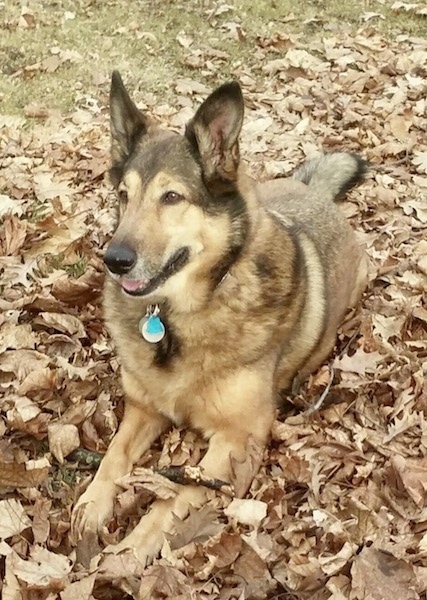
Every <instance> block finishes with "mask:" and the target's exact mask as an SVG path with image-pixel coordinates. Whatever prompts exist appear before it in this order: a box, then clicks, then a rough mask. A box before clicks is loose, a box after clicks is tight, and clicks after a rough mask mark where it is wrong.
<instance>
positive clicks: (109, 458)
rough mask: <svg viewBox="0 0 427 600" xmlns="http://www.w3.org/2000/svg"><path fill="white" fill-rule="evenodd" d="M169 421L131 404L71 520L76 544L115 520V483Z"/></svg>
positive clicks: (151, 411)
mask: <svg viewBox="0 0 427 600" xmlns="http://www.w3.org/2000/svg"><path fill="white" fill-rule="evenodd" d="M168 424H169V421H168V419H166V418H165V417H164V416H162V415H160V414H159V413H157V412H156V411H155V410H153V409H151V408H150V407H148V406H145V405H140V404H134V403H131V402H128V403H127V404H126V407H125V413H124V416H123V420H122V422H121V424H120V427H119V430H118V432H117V434H116V435H115V437H114V438H113V440H112V442H111V444H110V446H109V448H108V450H107V452H106V454H105V456H104V458H103V460H102V462H101V465H100V467H99V469H98V471H97V473H96V475H95V477H94V479H93V481H92V483H91V484H90V485H89V487H88V489H87V490H86V491H85V493H84V494H83V495H82V496H81V497H80V498H79V500H78V502H77V504H76V506H75V507H74V510H73V515H72V519H71V536H72V539H73V541H74V543H77V542H78V540H79V539H81V538H82V536H83V535H84V534H85V532H87V533H98V531H99V530H100V529H101V527H102V525H104V524H105V523H106V522H107V521H108V520H109V519H110V518H111V516H112V513H113V504H114V498H115V496H116V494H117V491H118V487H117V485H116V481H117V480H118V479H120V478H121V477H123V476H124V475H126V474H127V473H129V471H130V470H131V469H132V466H133V465H134V463H135V462H136V461H137V460H138V459H139V458H140V457H141V456H142V454H143V453H144V452H145V451H146V450H148V449H149V448H150V446H151V444H152V443H153V441H154V440H155V439H156V438H157V437H158V436H159V435H160V433H161V432H162V431H164V429H165V428H166V427H167V426H168Z"/></svg>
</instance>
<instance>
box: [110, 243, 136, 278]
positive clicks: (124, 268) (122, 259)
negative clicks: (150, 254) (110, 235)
mask: <svg viewBox="0 0 427 600" xmlns="http://www.w3.org/2000/svg"><path fill="white" fill-rule="evenodd" d="M137 259H138V256H137V254H136V252H135V250H134V249H133V248H131V247H130V246H127V245H126V244H110V245H109V246H108V249H107V252H106V253H105V255H104V263H105V264H106V266H107V267H108V270H109V271H111V273H114V275H124V274H125V273H128V272H129V271H130V270H131V269H132V267H133V266H134V265H135V264H136V261H137Z"/></svg>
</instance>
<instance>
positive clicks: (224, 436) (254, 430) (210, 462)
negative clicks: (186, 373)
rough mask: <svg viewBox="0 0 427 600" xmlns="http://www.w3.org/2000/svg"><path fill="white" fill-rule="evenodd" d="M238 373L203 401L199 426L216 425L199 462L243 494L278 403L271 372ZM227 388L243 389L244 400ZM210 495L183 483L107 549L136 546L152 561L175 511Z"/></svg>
mask: <svg viewBox="0 0 427 600" xmlns="http://www.w3.org/2000/svg"><path fill="white" fill-rule="evenodd" d="M236 379H237V381H236V384H237V385H236V386H234V385H232V386H230V387H229V389H227V388H224V386H221V387H219V385H218V384H217V385H216V386H215V387H216V389H215V393H214V394H213V395H212V397H211V398H210V401H209V402H205V403H203V402H201V403H200V410H201V411H203V415H202V416H201V419H200V421H201V422H200V428H201V429H204V430H205V431H206V430H207V424H209V425H210V430H211V431H212V430H213V431H214V432H213V434H211V437H210V440H209V448H208V450H207V452H206V454H205V456H204V458H203V459H202V461H201V462H200V466H201V467H202V469H203V474H204V475H205V476H206V477H207V478H211V479H221V480H223V481H228V482H230V483H231V484H232V485H233V487H234V489H235V492H236V496H243V495H244V494H245V493H246V491H247V489H248V487H249V485H250V483H251V481H252V479H253V477H254V475H255V474H256V472H257V471H258V468H259V464H260V461H261V459H262V454H263V450H264V448H265V445H266V442H267V439H268V437H269V434H270V431H271V425H272V423H273V419H274V403H273V400H272V398H271V395H272V394H271V388H270V389H268V388H269V386H268V382H267V381H266V378H264V379H260V380H259V385H258V380H257V379H256V378H254V377H253V374H252V373H249V374H248V376H247V377H246V380H245V381H244V382H242V385H241V386H239V385H238V383H239V382H240V381H241V379H240V377H239V378H236ZM243 379H244V378H243ZM248 384H249V385H248ZM266 390H267V391H266ZM227 391H228V392H229V393H231V394H234V393H236V394H239V392H240V394H242V393H243V394H244V395H243V396H240V398H241V399H240V401H239V400H236V397H235V396H233V395H231V396H230V395H228V394H227V393H226V392H227ZM245 392H247V394H248V395H246V394H245ZM248 396H249V397H248ZM197 420H198V419H196V421H197ZM195 424H197V423H195ZM206 496H207V491H206V489H205V488H203V487H200V486H183V487H182V488H181V490H180V492H179V493H178V495H177V496H176V497H175V498H172V499H169V500H157V501H156V502H155V503H154V504H153V506H152V508H151V510H150V512H149V513H148V514H146V515H145V516H144V517H142V519H141V521H140V522H139V524H138V525H137V526H136V527H135V528H134V530H133V531H132V532H131V533H130V534H129V535H128V536H126V537H125V538H124V539H123V540H122V542H120V543H119V544H117V545H115V546H108V547H107V549H106V552H107V553H114V554H117V553H119V552H122V551H127V550H131V551H132V552H134V553H135V554H136V556H137V557H138V559H139V560H140V561H141V562H142V563H143V564H148V563H150V562H151V561H152V559H153V558H154V557H155V556H156V554H158V552H159V551H160V549H161V547H162V545H163V541H164V534H165V533H170V532H172V531H173V515H174V514H175V515H176V516H178V517H179V518H181V519H183V518H185V517H186V515H187V514H188V510H189V505H193V506H194V507H200V506H201V505H202V504H203V503H204V502H205V501H206Z"/></svg>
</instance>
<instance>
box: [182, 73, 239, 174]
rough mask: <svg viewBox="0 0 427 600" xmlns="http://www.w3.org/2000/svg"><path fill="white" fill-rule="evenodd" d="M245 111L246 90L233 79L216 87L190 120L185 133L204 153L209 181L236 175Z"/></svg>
mask: <svg viewBox="0 0 427 600" xmlns="http://www.w3.org/2000/svg"><path fill="white" fill-rule="evenodd" d="M243 112H244V104H243V95H242V90H241V89H240V85H239V84H238V83H237V81H233V82H231V83H225V84H224V85H222V86H221V87H219V88H218V89H216V90H215V91H214V92H213V93H212V94H211V95H210V96H209V97H208V98H207V99H206V100H205V101H204V102H203V104H202V105H201V106H200V108H199V109H198V111H197V112H196V114H195V116H194V118H193V119H192V120H191V121H190V123H188V125H187V129H186V132H185V135H186V137H187V139H188V140H189V141H190V143H191V144H192V146H193V147H194V148H195V150H196V151H197V152H198V154H199V156H200V159H201V163H202V168H203V174H204V176H205V178H206V180H207V181H208V182H210V181H213V180H215V179H221V180H225V181H234V180H235V179H236V177H237V167H238V164H239V142H238V138H239V134H240V130H241V129H242V123H243Z"/></svg>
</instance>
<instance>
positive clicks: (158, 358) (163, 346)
mask: <svg viewBox="0 0 427 600" xmlns="http://www.w3.org/2000/svg"><path fill="white" fill-rule="evenodd" d="M161 320H162V322H163V324H164V326H165V329H166V335H165V337H164V338H163V339H162V340H161V341H160V342H157V344H156V345H155V353H154V359H153V363H154V365H155V366H156V367H158V368H159V369H167V368H170V367H171V366H172V362H173V360H174V359H175V358H177V357H178V356H179V355H180V353H181V342H180V340H179V338H178V336H177V335H176V333H175V331H174V328H173V325H172V324H171V322H170V321H169V320H168V317H167V310H166V311H165V308H164V307H163V308H162V311H161Z"/></svg>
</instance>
